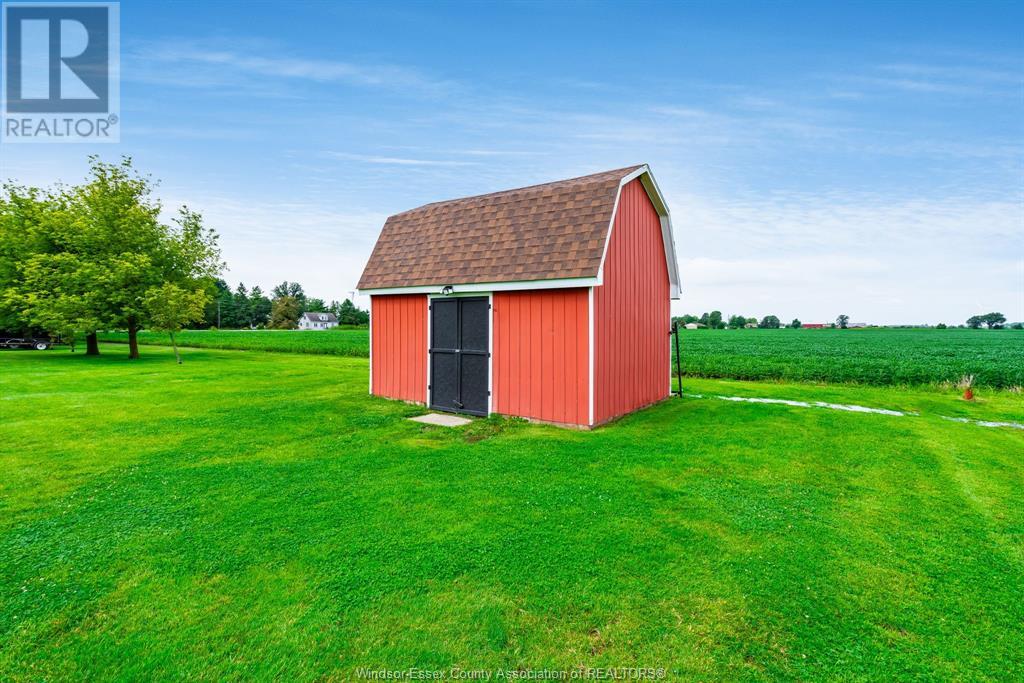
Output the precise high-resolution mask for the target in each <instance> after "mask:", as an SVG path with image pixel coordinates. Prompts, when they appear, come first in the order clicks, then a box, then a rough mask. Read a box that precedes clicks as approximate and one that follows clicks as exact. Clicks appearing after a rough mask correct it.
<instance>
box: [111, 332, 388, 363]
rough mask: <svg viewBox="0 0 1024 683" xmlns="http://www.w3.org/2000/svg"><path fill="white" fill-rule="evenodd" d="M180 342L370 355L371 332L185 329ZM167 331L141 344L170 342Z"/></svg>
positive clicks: (121, 336)
mask: <svg viewBox="0 0 1024 683" xmlns="http://www.w3.org/2000/svg"><path fill="white" fill-rule="evenodd" d="M100 340H101V341H112V342H125V343H127V341H128V334H127V333H125V332H104V333H101V334H100ZM177 342H178V345H179V346H192V347H196V348H205V349H229V350H235V351H278V352H283V353H321V354H328V355H333V356H353V357H357V358H367V357H369V355H370V332H369V330H367V329H366V328H365V327H364V328H335V329H333V330H184V331H182V332H179V333H178V335H177ZM170 343H171V342H170V337H168V336H167V334H166V333H157V332H147V331H142V332H140V333H139V344H144V345H164V346H166V345H168V344H170Z"/></svg>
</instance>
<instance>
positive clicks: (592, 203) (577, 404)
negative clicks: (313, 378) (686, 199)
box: [358, 166, 679, 427]
mask: <svg viewBox="0 0 1024 683" xmlns="http://www.w3.org/2000/svg"><path fill="white" fill-rule="evenodd" d="M358 287H359V291H360V292H361V293H362V294H368V295H369V296H370V302H371V303H370V393H372V394H375V395H377V396H384V397H388V398H394V399H402V400H406V401H414V402H417V403H424V404H427V405H428V406H430V407H431V408H435V409H439V410H446V411H452V412H460V413H468V414H471V415H488V414H491V413H498V414H502V415H513V416H520V417H526V418H530V419H534V420H540V421H545V422H552V423H558V424H565V425H574V426H582V427H591V426H594V425H597V424H601V423H603V422H607V421H608V420H611V419H613V418H615V417H618V416H620V415H624V414H626V413H629V412H631V411H634V410H637V409H638V408H642V407H644V406H647V405H650V404H652V403H655V402H657V401H660V400H661V399H663V398H665V397H667V396H668V395H669V392H670V389H671V386H670V385H671V379H670V371H669V358H670V356H669V353H670V349H669V329H670V327H671V323H670V317H669V301H670V300H671V299H677V298H679V274H678V268H677V265H676V256H675V246H674V245H673V242H672V226H671V223H670V220H669V211H668V206H667V205H666V203H665V200H664V198H663V197H662V194H661V192H660V190H659V189H658V186H657V183H656V182H655V181H654V177H653V176H652V175H651V171H650V169H649V168H648V167H647V166H633V167H630V168H624V169H620V170H616V171H607V172H604V173H598V174H595V175H590V176H585V177H582V178H573V179H571V180H563V181H558V182H553V183H547V184H544V185H535V186H532V187H525V188H521V189H516V190H508V191H504V192H496V193H493V194H486V195H480V196H477V197H469V198H465V199H455V200H451V201H443V202H436V203H433V204H427V205H425V206H421V207H419V208H417V209H413V210H411V211H406V212H404V213H400V214H397V215H394V216H391V217H390V218H388V220H387V221H386V222H385V224H384V228H383V230H382V231H381V234H380V237H379V238H378V240H377V244H376V246H375V247H374V249H373V253H372V254H371V256H370V260H369V262H368V263H367V264H366V269H365V270H364V271H363V275H362V277H361V278H360V281H359V285H358Z"/></svg>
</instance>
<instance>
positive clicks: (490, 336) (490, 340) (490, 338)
mask: <svg viewBox="0 0 1024 683" xmlns="http://www.w3.org/2000/svg"><path fill="white" fill-rule="evenodd" d="M487 315H488V320H487V416H488V417H490V415H491V413H493V412H494V293H493V292H492V293H490V294H488V295H487Z"/></svg>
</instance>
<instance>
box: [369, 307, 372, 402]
mask: <svg viewBox="0 0 1024 683" xmlns="http://www.w3.org/2000/svg"><path fill="white" fill-rule="evenodd" d="M369 327H370V396H373V297H372V296H371V297H370V325H369Z"/></svg>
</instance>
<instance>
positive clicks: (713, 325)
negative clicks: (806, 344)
mask: <svg viewBox="0 0 1024 683" xmlns="http://www.w3.org/2000/svg"><path fill="white" fill-rule="evenodd" d="M672 321H673V322H677V323H679V324H680V325H688V324H691V323H694V324H696V325H697V326H698V327H704V328H707V329H711V330H725V329H730V330H741V329H743V328H751V327H756V328H760V329H779V328H780V327H783V325H782V322H781V321H780V320H779V318H778V316H775V315H766V316H764V317H763V318H761V319H760V320H758V319H757V318H748V317H747V316H743V315H731V316H729V319H728V320H725V319H724V318H723V317H722V312H721V311H711V312H705V313H703V314H702V315H699V316H697V315H693V314H690V313H687V314H685V315H681V316H678V317H675V318H672ZM800 326H801V323H800V321H799V320H796V319H794V320H793V322H792V323H790V325H789V327H794V328H798V327H800Z"/></svg>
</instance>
